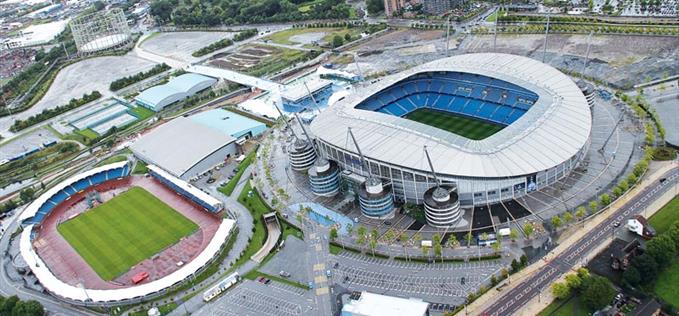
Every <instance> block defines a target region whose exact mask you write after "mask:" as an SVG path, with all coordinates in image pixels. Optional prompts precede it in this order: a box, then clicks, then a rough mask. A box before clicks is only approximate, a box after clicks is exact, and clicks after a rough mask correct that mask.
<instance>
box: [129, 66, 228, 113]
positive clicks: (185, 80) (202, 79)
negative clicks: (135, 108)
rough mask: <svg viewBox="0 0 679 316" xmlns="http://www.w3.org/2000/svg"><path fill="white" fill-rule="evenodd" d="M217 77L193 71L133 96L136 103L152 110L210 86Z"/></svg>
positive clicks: (157, 109) (155, 110) (158, 109)
mask: <svg viewBox="0 0 679 316" xmlns="http://www.w3.org/2000/svg"><path fill="white" fill-rule="evenodd" d="M216 82H217V79H214V78H211V77H207V76H203V75H198V74H194V73H188V74H183V75H181V76H177V77H174V78H172V79H170V81H169V82H168V83H166V84H161V85H157V86H154V87H151V88H148V89H146V90H144V91H142V92H141V93H140V94H139V95H138V96H136V97H135V98H134V100H135V101H136V102H137V104H139V105H141V106H143V107H145V108H148V109H150V110H152V111H154V112H159V111H161V110H163V109H164V108H165V107H167V106H168V105H171V104H173V103H176V102H179V101H181V100H184V99H186V98H189V97H191V96H193V95H194V94H196V93H198V92H200V91H203V90H205V89H208V88H210V87H212V85H213V84H215V83H216Z"/></svg>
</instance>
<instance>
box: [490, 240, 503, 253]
mask: <svg viewBox="0 0 679 316" xmlns="http://www.w3.org/2000/svg"><path fill="white" fill-rule="evenodd" d="M490 246H491V247H493V250H495V252H496V253H497V252H500V249H502V243H501V239H500V238H498V239H497V240H496V241H495V242H494V243H493V244H492V245H490Z"/></svg>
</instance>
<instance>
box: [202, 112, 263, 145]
mask: <svg viewBox="0 0 679 316" xmlns="http://www.w3.org/2000/svg"><path fill="white" fill-rule="evenodd" d="M189 119H191V120H192V121H194V122H196V123H200V124H202V125H205V126H208V127H211V128H214V129H216V130H219V131H221V132H222V133H224V134H228V135H231V137H234V138H239V137H240V136H242V135H243V134H245V133H247V131H248V130H250V129H253V128H260V129H263V128H266V125H264V123H261V122H258V121H255V120H253V119H251V118H248V117H245V116H242V115H240V114H236V113H233V112H230V111H227V110H224V109H214V110H209V111H205V112H201V113H198V114H196V115H193V116H191V117H189Z"/></svg>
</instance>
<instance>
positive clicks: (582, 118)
mask: <svg viewBox="0 0 679 316" xmlns="http://www.w3.org/2000/svg"><path fill="white" fill-rule="evenodd" d="M435 71H456V72H465V73H472V74H479V75H484V76H488V77H492V78H497V79H500V80H504V81H507V82H510V83H514V84H517V85H519V86H522V87H524V88H526V89H528V90H531V91H533V92H534V93H536V94H537V95H538V96H539V99H538V100H537V101H536V102H535V104H533V106H532V107H531V109H530V110H529V111H528V112H526V113H525V114H524V115H523V116H522V117H520V118H519V119H518V120H517V121H516V122H514V123H513V124H511V125H509V126H507V127H505V128H504V129H503V130H501V131H499V132H497V133H496V134H494V135H492V136H490V137H488V138H485V139H482V140H470V139H467V138H465V137H462V136H458V135H456V134H453V133H450V132H447V131H444V130H441V129H438V128H435V127H432V126H429V125H425V124H422V123H419V122H415V121H411V120H408V119H405V118H400V117H396V116H392V115H388V114H384V113H380V112H373V111H368V110H360V109H355V108H354V107H355V106H356V105H358V104H359V103H360V102H362V101H364V100H365V99H367V98H368V97H370V96H372V95H374V94H376V93H377V92H379V91H381V90H384V89H385V88H387V87H389V86H391V85H393V84H395V83H396V82H398V81H400V80H402V79H405V78H407V77H410V76H412V75H414V74H417V73H422V72H435ZM347 127H351V128H352V132H353V133H354V135H355V136H356V138H357V141H358V143H359V145H360V146H361V150H362V151H363V154H364V155H365V156H366V157H367V158H368V159H372V160H378V161H383V162H387V163H390V164H395V165H399V166H403V167H408V168H414V169H420V170H429V168H428V167H427V165H426V159H425V157H424V154H423V146H425V145H426V146H427V147H428V150H429V153H430V155H431V157H432V160H433V164H434V169H435V170H436V172H437V173H441V174H451V175H457V176H468V177H485V178H488V177H499V178H501V177H510V176H516V175H524V174H532V173H536V172H539V171H544V170H547V169H549V168H552V167H555V166H558V165H559V164H561V163H563V162H564V161H567V160H568V159H570V158H571V157H573V156H575V155H576V154H577V153H578V151H579V150H580V149H582V148H583V147H584V146H586V144H587V142H588V140H589V135H590V131H591V128H592V115H591V112H590V109H589V106H588V104H587V100H586V99H585V97H584V95H583V94H582V92H581V91H580V89H579V88H578V87H577V85H576V84H575V82H573V80H571V79H570V78H569V77H568V76H566V75H565V74H563V73H561V72H560V71H558V70H557V69H555V68H553V67H551V66H548V65H546V64H543V63H541V62H539V61H536V60H533V59H531V58H527V57H522V56H515V55H508V54H496V53H484V54H467V55H459V56H454V57H449V58H444V59H440V60H436V61H433V62H430V63H427V64H424V65H421V66H418V67H414V68H411V69H409V70H406V71H404V72H401V73H398V74H395V75H392V76H389V77H386V78H384V79H382V80H381V81H379V82H377V83H375V84H372V85H370V86H368V87H365V88H362V89H357V91H356V92H355V93H353V94H351V95H350V96H348V97H346V98H345V99H344V100H342V101H340V102H338V103H337V104H335V105H334V106H331V107H329V108H328V109H327V110H326V111H324V112H323V113H321V114H320V115H319V116H318V117H317V118H316V119H315V120H314V122H313V123H312V124H311V130H312V132H313V133H314V134H315V135H316V136H317V137H319V138H321V139H323V140H324V141H326V142H329V143H331V144H333V145H335V146H337V147H340V148H343V149H345V150H348V151H351V152H356V149H355V147H354V146H353V144H352V142H350V141H347Z"/></svg>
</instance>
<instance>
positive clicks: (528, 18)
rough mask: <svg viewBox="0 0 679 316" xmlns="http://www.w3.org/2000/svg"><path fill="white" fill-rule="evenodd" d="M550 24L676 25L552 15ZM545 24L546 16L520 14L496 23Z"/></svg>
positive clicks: (500, 16) (505, 16)
mask: <svg viewBox="0 0 679 316" xmlns="http://www.w3.org/2000/svg"><path fill="white" fill-rule="evenodd" d="M549 20H550V21H551V22H564V23H602V24H631V25H639V24H651V25H677V24H678V23H677V22H674V21H664V20H655V19H648V20H633V21H631V20H616V19H603V18H597V17H591V16H563V15H553V16H550V17H549ZM541 21H544V22H547V16H545V15H520V14H503V15H499V16H498V22H541Z"/></svg>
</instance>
